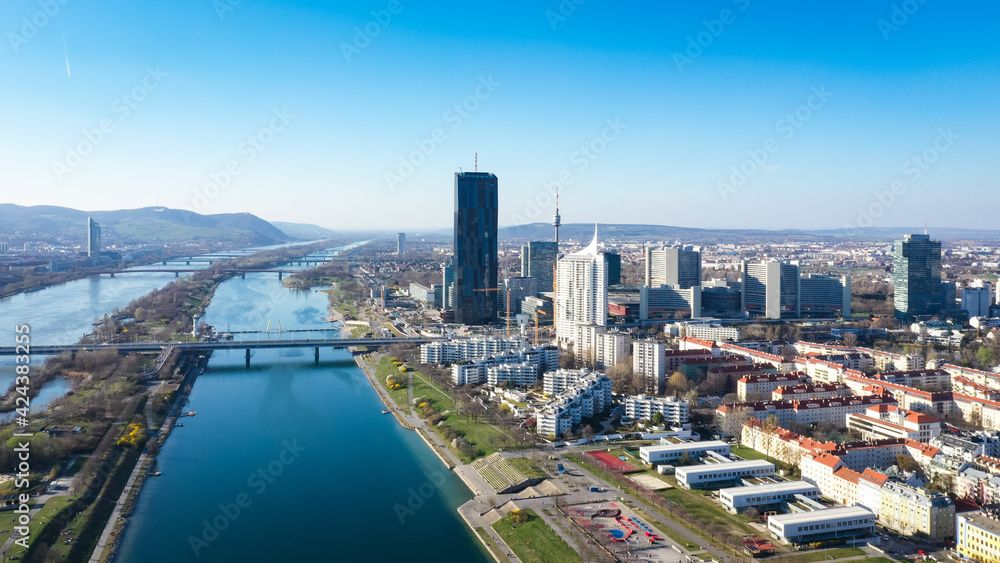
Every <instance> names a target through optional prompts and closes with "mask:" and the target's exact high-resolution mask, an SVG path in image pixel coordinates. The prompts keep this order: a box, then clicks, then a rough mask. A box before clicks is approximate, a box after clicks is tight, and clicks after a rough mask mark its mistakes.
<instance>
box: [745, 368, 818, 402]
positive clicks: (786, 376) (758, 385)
mask: <svg viewBox="0 0 1000 563" xmlns="http://www.w3.org/2000/svg"><path fill="white" fill-rule="evenodd" d="M803 381H807V382H811V381H812V380H811V379H809V377H808V376H807V375H806V374H804V373H780V374H779V373H771V374H760V375H747V376H745V377H741V378H740V379H738V380H737V381H736V395H737V396H739V398H740V400H741V401H755V400H762V399H764V400H766V399H767V398H769V397H770V396H771V394H772V393H774V391H775V390H776V389H777V388H778V387H783V386H788V385H796V384H798V383H801V382H803Z"/></svg>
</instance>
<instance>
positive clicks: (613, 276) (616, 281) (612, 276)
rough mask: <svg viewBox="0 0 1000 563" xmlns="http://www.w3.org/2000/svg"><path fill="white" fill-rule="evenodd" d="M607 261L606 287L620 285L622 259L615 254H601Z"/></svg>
mask: <svg viewBox="0 0 1000 563" xmlns="http://www.w3.org/2000/svg"><path fill="white" fill-rule="evenodd" d="M601 254H603V255H604V258H605V260H607V261H608V285H620V284H621V283H622V257H621V255H620V254H618V253H617V252H601Z"/></svg>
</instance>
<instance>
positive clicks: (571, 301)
mask: <svg viewBox="0 0 1000 563" xmlns="http://www.w3.org/2000/svg"><path fill="white" fill-rule="evenodd" d="M555 317H556V318H555V323H556V340H557V341H558V342H559V345H560V346H566V345H569V344H571V343H574V342H575V341H576V339H577V337H578V334H579V327H581V326H591V325H598V326H603V325H605V324H607V322H608V262H607V257H606V255H605V254H602V253H600V252H599V251H598V248H597V227H596V226H595V227H594V240H593V241H592V242H591V243H590V245H589V246H587V247H586V248H584V249H582V250H580V251H578V252H575V253H573V254H567V255H565V256H563V257H561V258H559V262H558V263H557V266H556V302H555Z"/></svg>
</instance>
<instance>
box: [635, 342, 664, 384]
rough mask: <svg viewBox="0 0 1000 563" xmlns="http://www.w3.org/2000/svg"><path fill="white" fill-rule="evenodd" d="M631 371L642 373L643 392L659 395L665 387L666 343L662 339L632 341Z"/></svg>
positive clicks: (637, 373)
mask: <svg viewBox="0 0 1000 563" xmlns="http://www.w3.org/2000/svg"><path fill="white" fill-rule="evenodd" d="M632 372H633V373H635V374H636V375H640V374H641V375H642V380H643V382H644V386H643V387H644V388H643V393H645V394H647V395H660V394H662V393H663V392H664V391H665V390H666V387H667V345H666V343H665V342H663V341H662V340H636V341H634V342H632Z"/></svg>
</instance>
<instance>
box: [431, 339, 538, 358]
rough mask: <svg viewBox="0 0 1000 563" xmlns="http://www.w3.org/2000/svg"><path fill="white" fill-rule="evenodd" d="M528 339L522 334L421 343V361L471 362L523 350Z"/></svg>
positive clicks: (526, 345)
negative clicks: (521, 335)
mask: <svg viewBox="0 0 1000 563" xmlns="http://www.w3.org/2000/svg"><path fill="white" fill-rule="evenodd" d="M527 347H528V341H527V340H525V339H524V338H522V337H520V336H515V337H510V338H469V339H467V340H445V341H440V342H430V343H427V344H421V345H420V361H421V362H422V363H425V364H453V363H455V362H470V361H473V362H474V361H477V360H482V359H485V358H489V357H490V356H496V355H498V354H505V353H507V352H514V351H517V350H523V349H525V348H527Z"/></svg>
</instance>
